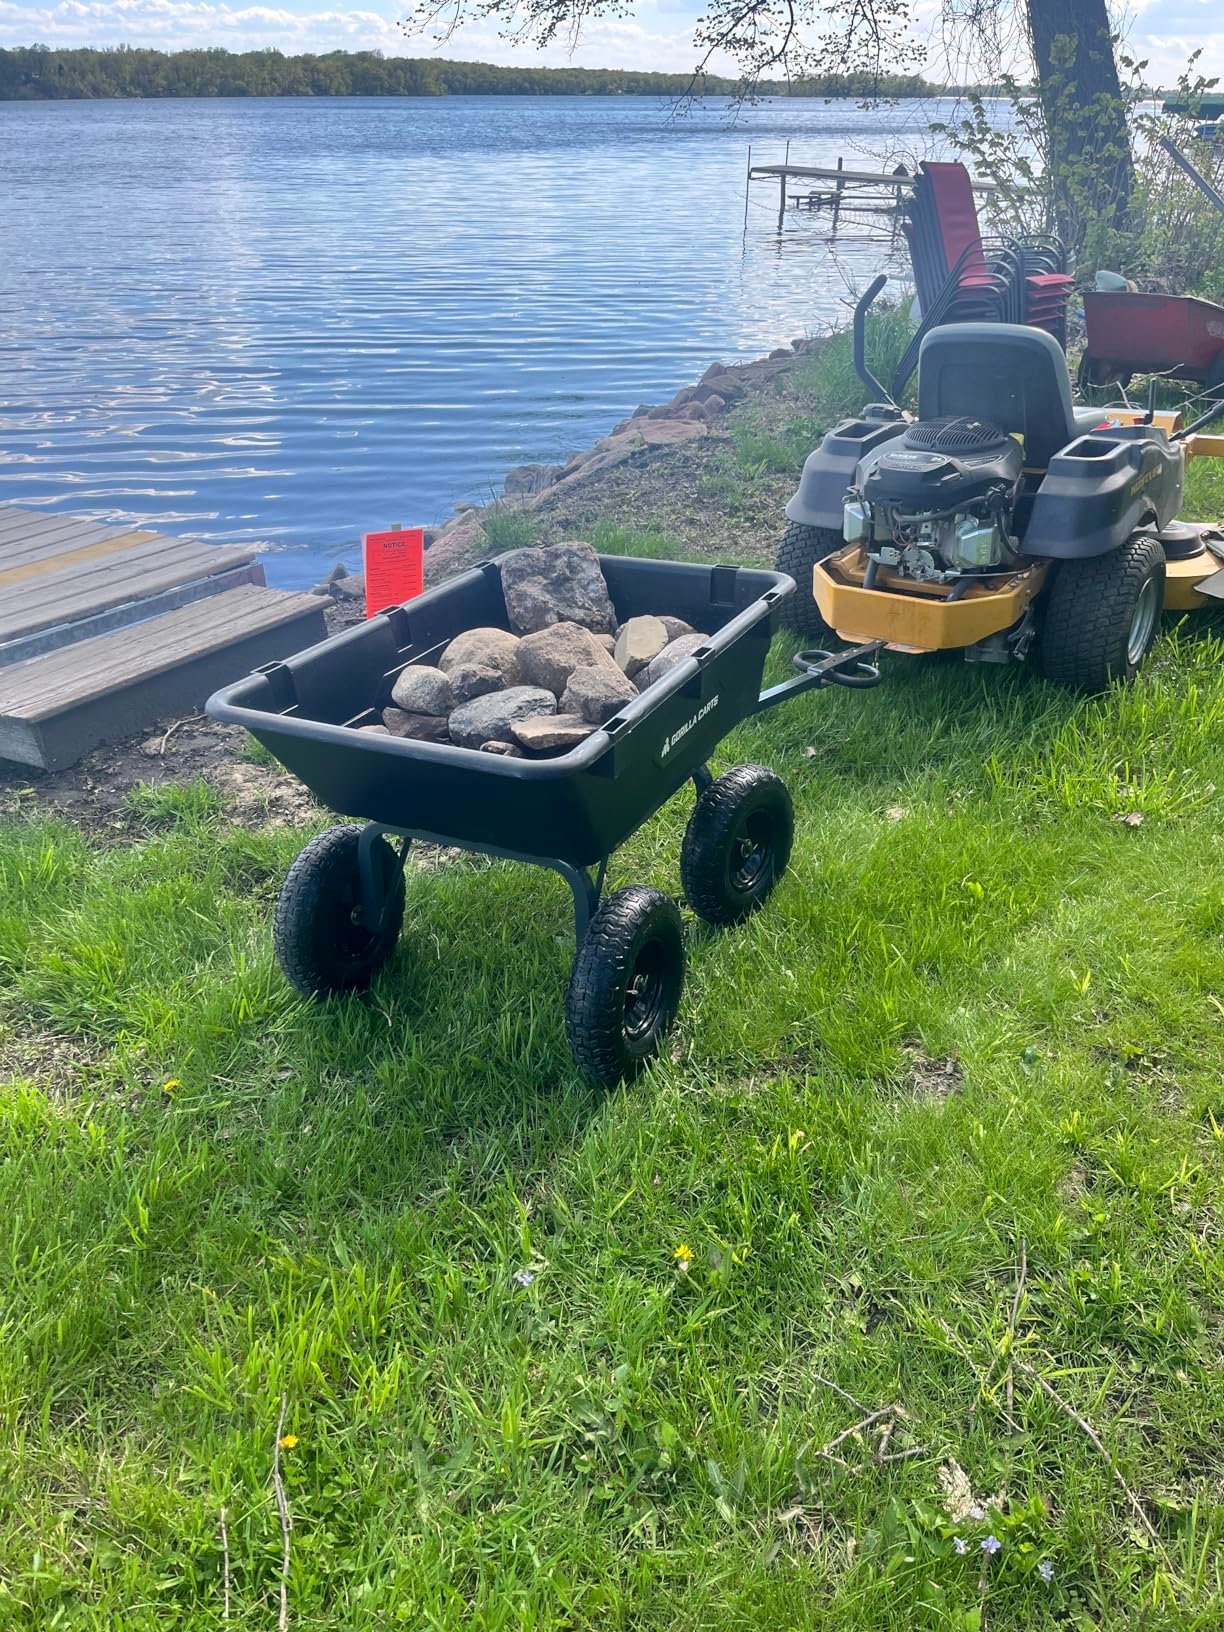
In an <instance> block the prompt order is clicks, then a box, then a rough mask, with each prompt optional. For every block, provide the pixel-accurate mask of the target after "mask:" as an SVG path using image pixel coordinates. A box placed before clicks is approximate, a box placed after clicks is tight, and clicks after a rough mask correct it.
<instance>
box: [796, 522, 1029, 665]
mask: <svg viewBox="0 0 1224 1632" xmlns="http://www.w3.org/2000/svg"><path fill="white" fill-rule="evenodd" d="M866 569H867V557H866V555H865V553H864V551H863V549H862V546H861V545H858V544H851V545H849V546H848V547H847V548H846V549H844V550H839V551H838V552H837V553H836V554H835V555H831V556H828V557H826V559H825V560H823V561H818V562H817V563H816V567H815V572H814V576H813V580H812V590H813V593H814V595H815V597H816V604H817V606H818V607H819V608H820V615H821V617H822V618H824V620H825V622H826V623H827V624H828V625H829V626H830V628H832V629H835V630H836V631H837V633H838V635H839V636H840V637H841V638H842V639H843V640H851V641H857V640H883V641H886V642H887V643H888V645H890V646H900V647H903V648H904V649H905V650H907V651H912V652H944V651H951V650H954V649H956V648H957V647H961V646H975V645H977V643H978V641H981V640H985V639H987V638H988V636H990V635H996V634H998V633H999V632H1000V631H1001V630H1004V629H1010V628H1011V627H1012V625H1013V624H1015V623H1018V622H1019V621H1020V619H1021V618H1022V617H1023V616H1024V614H1025V612H1026V611H1027V609H1028V606H1029V603H1030V601H1032V599H1033V598H1034V596H1035V595H1037V594H1038V592H1039V591H1040V589H1041V586H1042V585H1043V584H1044V582H1045V579H1046V574H1047V573H1048V571H1049V564H1048V563H1047V562H1044V561H1040V562H1033V563H1032V564H1031V565H1029V566H1026V567H1024V568H1022V569H1021V570H1019V571H1013V572H1008V573H1004V574H1000V575H999V576H997V577H991V578H983V579H982V580H981V582H980V583H975V584H972V585H971V586H970V588H969V589H967V590H964V591H962V592H961V593H959V594H958V593H956V591H957V589H959V588H960V586H959V585H958V586H949V585H947V584H935V583H918V582H915V580H914V579H912V578H902V577H901V576H900V574H898V573H893V572H889V571H888V570H887V569H884V570H882V571H880V572H879V573H878V574H877V576H876V579H875V583H874V584H873V586H872V587H871V588H870V589H868V588H866V587H865V585H864V582H863V580H864V578H865V576H866ZM963 582H964V580H962V583H963ZM954 597H955V598H954Z"/></svg>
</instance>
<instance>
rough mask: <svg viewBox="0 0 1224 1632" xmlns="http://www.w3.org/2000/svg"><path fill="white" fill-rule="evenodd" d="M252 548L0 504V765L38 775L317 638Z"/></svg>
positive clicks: (302, 608) (312, 608)
mask: <svg viewBox="0 0 1224 1632" xmlns="http://www.w3.org/2000/svg"><path fill="white" fill-rule="evenodd" d="M325 604H326V603H325V602H324V601H323V600H322V599H320V598H319V597H318V596H315V595H300V594H287V593H285V592H283V591H280V590H274V589H268V588H267V587H266V584H265V579H264V571H263V568H262V567H261V566H260V564H259V562H258V561H257V559H256V553H255V551H254V550H253V549H249V548H233V547H222V546H217V545H212V544H202V543H199V542H198V541H195V540H184V539H173V538H166V537H163V536H162V535H161V534H159V533H154V532H149V531H146V530H144V529H132V528H117V527H106V526H100V525H98V524H97V523H94V522H84V521H74V520H73V519H72V518H71V517H66V516H62V515H58V514H57V515H51V514H46V513H43V512H40V511H35V510H24V509H18V508H17V507H16V506H13V505H0V761H3V760H9V761H14V762H16V763H18V764H22V765H30V766H36V767H38V768H41V769H45V770H56V769H60V768H61V767H63V766H65V765H71V764H73V763H75V761H76V760H78V759H79V758H80V757H81V756H82V755H83V754H85V753H87V752H88V751H89V750H90V749H91V748H93V747H95V746H96V745H97V744H98V743H100V742H105V741H110V740H114V739H115V738H118V737H123V736H127V735H129V734H131V733H132V732H136V731H139V730H141V729H142V728H143V727H145V726H147V725H151V724H152V723H153V722H154V721H155V720H158V719H161V718H164V717H166V716H167V715H171V714H184V713H189V712H191V711H192V710H193V709H196V708H199V707H200V705H201V704H202V703H203V702H204V701H205V699H206V698H207V696H208V694H209V693H210V692H211V691H213V690H214V689H215V688H216V687H217V686H219V685H223V684H224V683H225V682H226V681H227V680H233V679H237V678H239V677H240V676H241V675H243V674H245V673H247V672H248V671H249V670H250V669H252V668H254V667H256V666H257V665H258V664H260V663H268V662H271V661H273V660H274V659H277V658H282V657H287V656H289V655H291V654H292V653H293V652H295V651H300V650H301V649H302V647H304V646H308V645H310V644H311V643H312V642H313V641H315V640H321V639H322V638H323V635H324V633H325V623H324V615H323V610H324V606H325Z"/></svg>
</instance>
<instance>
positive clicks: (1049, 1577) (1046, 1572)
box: [1037, 1558, 1054, 1581]
mask: <svg viewBox="0 0 1224 1632" xmlns="http://www.w3.org/2000/svg"><path fill="white" fill-rule="evenodd" d="M1037 1574H1038V1575H1039V1576H1040V1577H1041V1579H1042V1580H1043V1581H1053V1579H1054V1565H1053V1562H1052V1560H1050V1559H1048V1558H1043V1559H1042V1561H1041V1563H1040V1564H1038V1566H1037Z"/></svg>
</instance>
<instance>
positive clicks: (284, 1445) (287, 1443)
mask: <svg viewBox="0 0 1224 1632" xmlns="http://www.w3.org/2000/svg"><path fill="white" fill-rule="evenodd" d="M297 1442H298V1441H297V1435H296V1434H285V1435H284V1436H283V1437H282V1438H280V1439H278V1440H277V1442H276V1443H277V1444H278V1445H279V1446H280V1448H281V1450H282V1451H291V1450H292V1449H293V1447H294V1446H295V1445H296V1444H297Z"/></svg>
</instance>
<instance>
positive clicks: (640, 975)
mask: <svg viewBox="0 0 1224 1632" xmlns="http://www.w3.org/2000/svg"><path fill="white" fill-rule="evenodd" d="M666 995H667V985H666V982H665V980H664V960H663V949H662V947H661V946H660V945H659V943H658V941H647V943H646V945H645V946H644V947H643V948H642V949H641V951H640V952H639V953H638V955H637V957H636V958H635V959H634V962H633V969H632V971H631V972H630V975H629V980H628V983H627V985H626V987H625V1022H624V1024H625V1036H626V1037H627V1038H630V1039H632V1040H634V1041H637V1040H640V1039H641V1038H643V1037H649V1036H650V1035H651V1033H652V1032H653V1031H654V1030H655V1028H656V1027H657V1026H658V1024H659V1020H660V1016H661V1015H662V1013H663V1008H664V1002H665V998H666Z"/></svg>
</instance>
